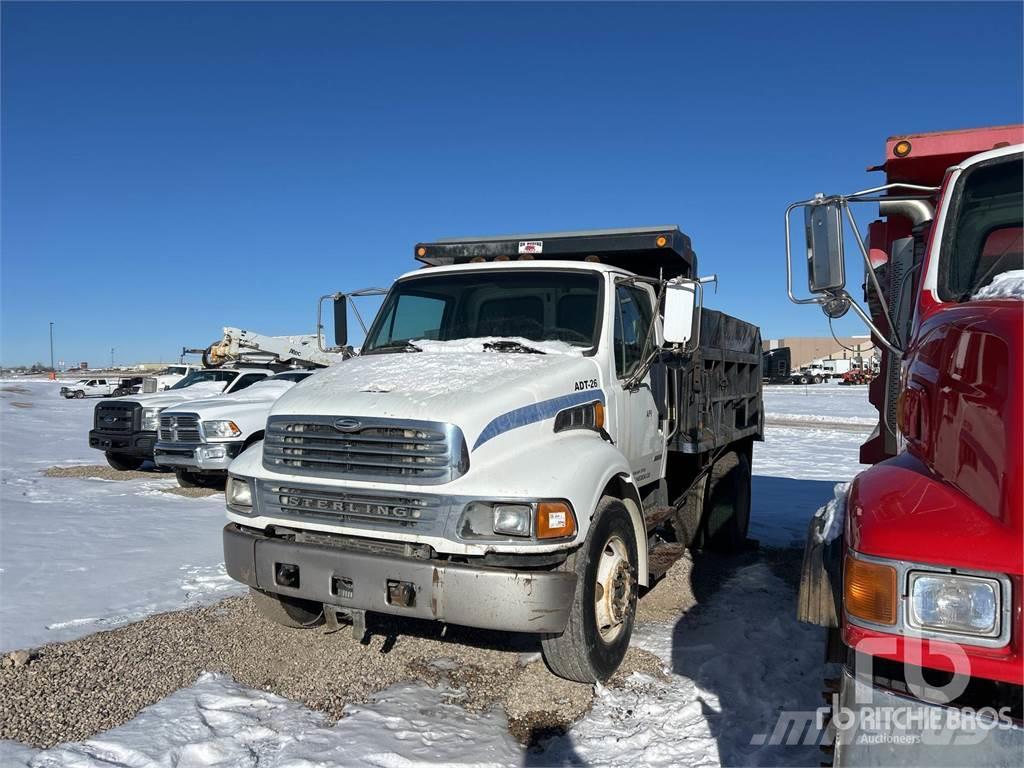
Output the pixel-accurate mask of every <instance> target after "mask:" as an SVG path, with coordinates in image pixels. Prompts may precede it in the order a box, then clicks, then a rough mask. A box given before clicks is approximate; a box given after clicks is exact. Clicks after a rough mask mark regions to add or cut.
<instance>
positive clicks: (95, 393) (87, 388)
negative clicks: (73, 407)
mask: <svg viewBox="0 0 1024 768" xmlns="http://www.w3.org/2000/svg"><path fill="white" fill-rule="evenodd" d="M120 382H121V380H120V379H79V380H78V381H76V382H75V383H73V384H68V385H67V386H63V387H61V388H60V394H61V396H62V397H65V398H67V399H71V398H76V399H78V400H81V399H82V398H83V397H110V396H111V395H112V394H114V391H115V390H117V388H118V387H119V386H120Z"/></svg>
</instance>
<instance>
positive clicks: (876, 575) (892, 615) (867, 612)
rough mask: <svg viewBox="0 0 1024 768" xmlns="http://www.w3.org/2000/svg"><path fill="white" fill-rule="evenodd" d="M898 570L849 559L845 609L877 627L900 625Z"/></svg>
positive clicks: (844, 577)
mask: <svg viewBox="0 0 1024 768" xmlns="http://www.w3.org/2000/svg"><path fill="white" fill-rule="evenodd" d="M896 600H897V594H896V569H895V568H893V567H892V566H890V565H882V564H881V563H871V562H868V561H866V560H858V559H856V558H855V557H853V556H851V555H847V556H846V568H845V573H844V575H843V606H844V607H845V609H846V612H847V613H848V614H850V615H851V616H853V617H855V618H858V619H862V620H864V621H871V622H874V623H875V624H895V623H896Z"/></svg>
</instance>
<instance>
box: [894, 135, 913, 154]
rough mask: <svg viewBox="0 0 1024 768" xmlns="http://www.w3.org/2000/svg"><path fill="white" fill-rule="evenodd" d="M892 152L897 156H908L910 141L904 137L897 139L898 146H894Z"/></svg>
mask: <svg viewBox="0 0 1024 768" xmlns="http://www.w3.org/2000/svg"><path fill="white" fill-rule="evenodd" d="M892 153H893V154H894V155H896V157H906V156H907V155H909V154H910V142H909V141H907V140H906V139H904V140H903V141H897V142H896V146H894V147H893V148H892Z"/></svg>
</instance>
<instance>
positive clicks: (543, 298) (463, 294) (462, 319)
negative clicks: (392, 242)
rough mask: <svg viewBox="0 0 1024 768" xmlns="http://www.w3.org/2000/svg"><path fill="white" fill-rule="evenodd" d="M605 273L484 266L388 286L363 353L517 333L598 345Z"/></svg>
mask: <svg viewBox="0 0 1024 768" xmlns="http://www.w3.org/2000/svg"><path fill="white" fill-rule="evenodd" d="M601 284H602V281H601V278H600V276H599V275H598V274H596V273H594V272H584V271H582V270H581V271H579V272H573V271H564V272H559V271H555V270H551V269H544V270H540V269H538V270H526V269H509V270H507V271H506V270H498V269H495V270H480V271H477V272H462V273H452V272H448V273H442V274H437V275H429V276H424V277H418V276H417V277H412V278H407V279H405V280H402V281H400V282H399V283H397V284H396V285H395V287H394V288H392V289H391V292H390V293H389V294H388V297H387V299H385V301H384V305H383V306H382V307H381V310H380V312H379V313H378V314H377V319H376V320H374V322H373V326H372V327H371V328H370V332H369V333H368V334H367V336H366V342H365V343H364V344H363V354H367V353H371V352H385V351H403V350H410V351H415V347H413V346H411V344H412V343H413V342H415V341H416V340H417V339H431V340H436V341H454V340H456V339H474V338H487V337H495V336H497V337H515V338H524V339H528V340H530V341H564V342H567V343H569V344H572V345H573V346H577V347H584V348H592V347H594V346H596V345H597V334H598V331H599V329H600V325H599V323H598V308H599V306H600V297H601Z"/></svg>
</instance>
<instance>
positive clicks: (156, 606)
mask: <svg viewBox="0 0 1024 768" xmlns="http://www.w3.org/2000/svg"><path fill="white" fill-rule="evenodd" d="M58 389H59V386H58V383H57V382H48V381H25V380H17V381H6V382H0V651H8V650H11V649H15V648H26V647H30V646H35V645H42V644H43V643H50V642H54V641H59V640H68V639H71V638H73V637H80V636H82V635H85V634H89V633H90V632H95V631H96V630H98V629H107V628H110V627H112V626H116V625H118V624H123V623H125V622H128V621H133V620H136V619H138V618H141V617H142V616H146V615H148V614H151V613H155V612H157V611H167V610H173V609H176V608H182V607H184V606H186V605H190V604H194V603H196V602H199V601H208V600H211V599H216V598H219V597H220V596H222V595H224V594H227V593H229V592H235V591H238V590H237V585H236V584H235V582H233V581H231V579H229V578H228V576H227V574H226V573H225V572H224V569H223V565H222V563H221V560H222V552H221V541H220V529H221V528H222V527H223V525H224V502H223V498H222V497H219V496H212V497H209V498H183V497H181V496H175V495H171V494H168V493H164V492H163V489H165V488H173V487H176V486H177V483H176V482H175V480H174V476H173V475H166V474H156V473H154V474H153V476H152V479H146V480H127V481H123V482H122V481H117V482H115V481H109V480H98V479H85V478H83V479H77V478H65V477H45V476H44V475H43V474H42V472H43V470H45V469H47V468H48V467H51V466H55V465H60V466H73V465H76V464H103V463H104V458H103V454H102V453H101V452H99V451H97V450H94V449H92V448H89V444H88V431H89V428H90V426H91V423H92V412H93V407H94V406H95V404H96V402H97V401H96V400H65V399H64V398H62V397H60V396H59V394H58Z"/></svg>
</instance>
